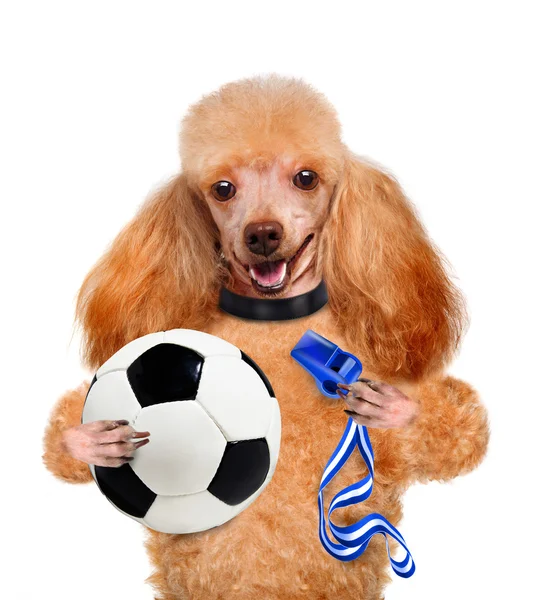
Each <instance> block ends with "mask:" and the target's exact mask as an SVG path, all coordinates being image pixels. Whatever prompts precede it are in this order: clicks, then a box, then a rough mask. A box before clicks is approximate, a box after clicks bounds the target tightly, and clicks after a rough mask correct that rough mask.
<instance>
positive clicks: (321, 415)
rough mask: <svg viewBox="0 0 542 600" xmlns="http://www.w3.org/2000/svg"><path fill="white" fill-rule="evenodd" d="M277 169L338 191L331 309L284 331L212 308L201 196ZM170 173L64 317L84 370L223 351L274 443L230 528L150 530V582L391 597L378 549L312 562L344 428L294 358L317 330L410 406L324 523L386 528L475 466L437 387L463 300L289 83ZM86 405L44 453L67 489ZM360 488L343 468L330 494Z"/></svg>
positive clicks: (271, 88) (432, 252)
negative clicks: (247, 366) (296, 169)
mask: <svg viewBox="0 0 542 600" xmlns="http://www.w3.org/2000/svg"><path fill="white" fill-rule="evenodd" d="M282 155H288V156H292V155H295V156H302V157H306V159H307V160H309V159H310V161H311V164H315V165H318V172H319V174H320V175H321V177H322V180H323V182H324V183H325V185H327V186H329V189H331V190H332V192H333V193H332V194H330V198H329V206H328V214H327V220H326V222H325V225H324V226H323V229H322V235H321V239H320V244H319V246H318V251H317V255H316V269H317V270H318V272H319V273H320V274H321V275H322V276H323V277H324V279H325V281H326V283H327V286H328V291H329V296H330V301H329V304H328V305H327V306H326V307H324V308H323V309H321V310H320V311H318V312H317V313H315V314H314V315H311V316H309V317H306V318H304V319H299V320H296V321H289V322H286V321H285V322H270V323H262V322H251V321H245V320H242V319H236V318H234V317H231V316H229V315H226V314H224V313H222V312H221V311H219V310H218V309H217V294H218V290H219V289H220V286H221V285H223V284H226V285H229V284H231V274H230V271H229V270H228V266H227V263H226V262H225V260H224V256H223V254H222V251H221V237H220V232H219V231H218V228H217V225H216V222H215V221H214V220H213V218H212V215H211V212H210V210H209V206H208V205H207V203H206V202H205V189H206V187H208V186H209V184H210V183H212V182H213V181H216V177H217V176H218V175H219V174H221V173H223V172H224V169H228V168H229V169H233V168H234V167H235V166H238V165H246V166H249V167H250V168H255V169H264V168H265V167H266V166H269V165H270V164H272V163H273V161H274V160H275V159H276V158H277V156H282ZM181 159H182V165H183V171H182V173H181V174H179V175H178V176H176V177H175V178H173V179H172V180H171V181H170V182H169V183H168V184H167V185H166V186H164V188H163V189H161V190H159V191H158V192H157V193H156V194H155V195H154V196H153V197H151V198H150V199H149V200H148V202H147V203H145V205H144V206H143V207H142V208H141V209H140V210H139V212H138V213H137V215H136V216H135V218H134V219H133V221H132V222H131V223H129V224H128V226H127V227H126V228H125V229H124V230H123V231H122V232H121V233H120V234H119V236H118V237H117V238H116V240H114V242H113V244H112V245H111V247H110V248H109V250H108V251H107V252H106V253H105V255H104V256H103V258H102V259H101V260H100V261H99V262H98V263H97V265H96V266H95V267H94V268H93V269H92V271H91V272H90V273H89V275H88V276H87V278H86V279H85V281H84V282H83V285H82V287H81V290H80V294H79V298H78V303H77V316H78V319H79V322H80V324H81V326H82V329H83V333H84V357H85V360H86V362H87V364H88V365H89V366H90V367H92V368H94V369H95V368H97V367H98V366H99V365H100V364H101V363H103V362H104V361H105V360H106V359H107V358H109V356H111V355H112V354H113V353H114V352H115V351H116V350H118V349H119V348H120V347H121V346H123V345H124V344H126V343H127V342H129V341H130V340H132V339H134V338H136V337H138V336H141V335H144V334H146V333H149V332H152V331H157V330H167V329H171V328H174V327H185V328H193V329H200V330H203V331H207V332H209V333H212V334H214V335H218V336H220V337H223V338H224V339H227V340H229V341H231V342H232V343H234V344H236V345H237V346H239V347H240V348H242V349H243V350H244V351H245V352H247V353H248V354H249V355H250V356H252V357H253V358H254V359H255V360H256V361H257V362H258V363H259V364H260V365H261V367H262V368H263V369H264V371H265V372H266V374H267V375H268V376H269V378H270V380H271V382H272V384H273V386H274V388H275V391H276V394H277V398H278V399H279V402H280V406H281V414H282V442H281V454H280V459H279V463H278V465H277V469H276V472H275V475H274V477H273V479H272V481H271V483H270V484H269V486H268V488H267V489H266V490H265V492H264V493H263V494H262V495H261V496H260V497H259V498H258V500H257V501H256V502H254V503H253V504H252V505H251V506H250V507H249V508H248V509H246V510H245V511H244V512H243V513H241V514H240V515H239V516H238V517H236V518H235V519H234V520H232V521H231V522H229V523H227V524H225V525H223V526H221V527H219V528H216V529H214V530H211V531H208V532H202V533H198V534H191V535H185V536H172V535H168V534H160V533H157V532H153V531H150V530H148V537H147V541H146V546H147V549H148V552H149V557H150V560H151V562H152V564H153V566H154V572H153V573H152V575H151V576H150V578H149V580H148V581H149V582H150V583H151V584H152V585H153V587H154V588H155V590H156V593H157V594H158V595H159V598H161V599H163V600H166V599H168V600H173V599H175V600H179V599H184V598H186V599H188V598H190V599H191V600H196V599H200V598H201V599H203V598H205V599H207V600H209V599H219V598H221V599H229V598H235V599H247V600H248V599H253V598H255V597H262V598H266V599H269V600H275V599H276V600H279V599H280V600H283V599H286V598H288V599H290V600H293V599H297V598H307V599H308V598H311V599H319V600H324V599H328V598H337V597H339V598H342V599H345V600H348V599H350V598H352V599H354V598H365V599H367V600H370V599H374V600H376V599H378V598H381V597H382V594H383V587H384V586H385V584H386V583H387V582H388V581H389V576H388V567H387V555H386V551H385V546H384V544H383V542H382V541H381V540H374V541H372V542H371V544H370V546H369V548H368V549H367V551H366V553H365V554H364V555H363V557H361V558H360V559H358V560H356V561H353V562H351V563H342V562H340V561H336V560H334V559H332V558H331V557H329V556H328V555H327V554H326V553H325V552H324V551H323V550H322V549H321V548H320V544H319V541H318V535H317V520H316V519H317V514H316V502H315V499H316V495H317V491H318V483H319V478H320V476H321V470H322V468H323V466H324V465H325V462H326V460H327V459H328V458H329V456H330V454H331V452H332V451H333V449H334V445H335V444H336V443H337V441H338V440H339V438H340V435H341V433H342V429H343V427H344V414H343V413H342V407H341V406H339V405H338V404H337V403H336V402H334V401H329V400H326V399H324V398H323V397H322V396H321V395H319V394H318V393H317V391H316V389H315V388H314V385H313V383H312V382H311V380H310V377H309V376H308V374H306V373H304V372H301V370H300V369H299V368H298V367H297V366H296V365H295V364H294V361H292V360H291V359H290V357H289V350H290V349H291V348H292V347H293V345H294V344H295V343H296V342H297V340H298V339H299V337H301V335H302V333H304V331H306V330H307V329H309V328H312V329H315V330H316V331H318V332H319V333H321V334H322V335H324V336H325V337H328V338H329V339H332V340H333V341H334V342H336V343H337V344H339V345H340V346H341V347H343V348H344V349H345V350H348V351H351V352H354V353H355V354H357V355H358V356H360V358H361V359H362V361H363V363H364V371H365V373H366V376H367V377H370V378H373V379H379V378H382V379H384V378H385V379H386V380H387V381H388V382H389V383H391V384H392V385H395V386H397V387H399V388H400V389H402V390H403V391H405V393H408V394H410V395H411V397H414V398H417V399H418V400H419V401H420V403H421V407H422V410H421V414H420V417H419V419H418V421H417V422H416V423H415V424H414V425H412V426H410V427H407V428H405V429H402V430H371V439H372V443H373V447H374V450H375V459H376V473H377V475H376V482H375V489H374V492H373V495H372V496H371V498H370V499H369V500H368V501H367V502H366V503H364V505H363V506H362V507H359V506H358V507H353V508H352V507H350V508H349V509H345V510H344V511H343V513H342V515H341V516H338V517H337V521H338V523H339V524H341V523H344V524H346V523H349V522H350V523H351V522H353V521H354V520H357V519H359V518H360V517H361V516H363V515H364V514H366V513H367V512H369V511H371V512H372V511H378V512H381V513H382V514H384V515H386V516H387V517H388V518H389V519H390V520H391V521H392V523H394V524H397V523H398V522H399V520H400V517H401V502H400V497H401V494H402V493H403V492H404V490H405V489H406V488H407V487H408V485H410V484H411V483H413V482H415V481H428V480H431V479H437V480H447V479H451V478H453V477H455V476H457V475H459V474H462V473H466V472H468V471H469V470H472V469H473V468H474V467H475V466H476V465H477V464H479V463H480V461H481V460H482V458H483V456H484V454H485V451H486V447H487V441H488V435H489V429H488V423H487V417H486V413H485V409H484V408H483V406H482V404H481V403H480V402H479V399H478V397H477V394H476V392H475V391H474V390H473V389H472V388H471V387H470V386H469V385H468V384H466V383H464V382H461V381H459V380H457V379H454V378H452V377H449V376H445V375H444V368H445V367H446V365H447V364H448V362H449V361H450V359H451V358H452V356H453V354H454V352H455V351H456V350H457V348H458V345H459V342H460V339H461V335H462V332H463V331H464V329H465V324H466V313H465V308H464V303H463V299H462V296H461V294H460V292H459V291H458V289H457V288H456V287H455V286H454V284H453V283H452V281H451V279H450V277H449V275H448V274H447V271H446V266H445V261H444V258H443V257H442V256H441V255H440V253H439V252H438V250H437V249H436V247H435V246H434V245H433V243H432V242H431V240H430V239H429V237H428V235H427V233H426V232H425V230H424V228H423V226H422V224H421V223H420V220H419V218H418V216H417V214H416V211H415V209H414V208H413V206H412V205H411V204H410V202H409V201H408V200H407V199H406V198H405V196H404V194H403V192H402V190H401V189H400V186H399V185H398V183H397V181H395V180H394V179H393V177H391V176H390V175H389V174H386V173H385V172H383V170H381V169H379V168H378V167H377V166H374V165H371V164H369V163H368V162H367V161H364V160H362V159H360V158H358V157H356V156H355V155H353V154H352V153H351V151H350V150H349V149H348V148H346V146H345V145H344V144H343V143H342V141H341V137H340V126H339V123H338V120H337V116H336V114H335V111H334V109H333V108H332V107H331V106H330V104H329V103H328V101H327V100H326V99H325V98H324V97H323V96H322V95H321V94H319V93H318V92H316V91H315V90H313V89H312V88H311V87H310V86H308V85H307V84H305V83H304V82H302V81H300V80H297V79H289V78H281V77H277V76H271V77H265V78H253V79H249V80H242V81H239V82H235V83H232V84H228V85H226V86H223V87H222V88H221V89H220V90H219V91H218V92H216V93H214V94H211V95H209V96H207V97H205V98H203V99H202V100H201V101H200V102H198V103H197V104H196V105H195V106H194V107H192V108H191V110H190V111H189V113H188V114H187V116H186V117H185V119H184V121H183V127H182V132H181ZM84 391H85V390H84V388H80V389H79V390H77V391H74V392H70V393H68V394H67V395H66V396H64V397H63V398H62V399H61V400H60V401H59V404H58V405H57V407H55V412H54V413H53V416H52V417H51V422H50V425H49V427H48V429H47V432H46V438H45V443H46V446H45V454H44V460H45V463H46V465H47V467H48V468H49V469H50V470H51V471H52V472H53V473H54V474H55V475H56V476H58V477H60V478H63V479H66V480H69V481H73V482H77V481H86V480H88V479H89V477H88V476H87V477H85V476H84V475H83V473H84V472H85V468H86V466H85V465H83V464H82V463H80V464H79V465H77V464H76V463H77V461H73V460H71V459H69V457H65V456H64V455H63V454H62V448H61V447H60V446H59V444H58V439H59V435H60V432H61V431H62V430H63V429H64V428H66V427H68V426H70V425H73V424H77V422H78V419H80V415H81V407H82V400H83V398H84ZM363 474H364V467H363V466H362V465H360V464H359V463H357V462H356V461H351V463H349V464H348V467H347V468H345V470H344V471H343V472H342V473H341V476H340V477H338V479H337V481H336V482H334V486H335V489H334V490H331V491H330V494H332V493H334V491H337V490H338V489H339V488H340V487H341V486H343V487H344V486H345V485H348V483H351V482H353V481H354V480H356V479H359V478H360V477H361V476H362V475H363Z"/></svg>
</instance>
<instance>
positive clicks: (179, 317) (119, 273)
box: [76, 174, 224, 369]
mask: <svg viewBox="0 0 542 600" xmlns="http://www.w3.org/2000/svg"><path fill="white" fill-rule="evenodd" d="M217 241H218V232H217V229H216V226H215V224H214V221H213V219H212V218H211V215H210V211H209V209H208V207H207V205H206V204H205V202H204V200H203V199H202V198H200V197H199V196H198V195H197V193H196V192H195V191H193V190H192V189H191V188H190V186H189V184H188V182H187V180H186V177H185V176H184V175H182V174H181V175H178V176H176V177H175V178H174V179H172V180H171V181H170V182H169V183H168V184H167V185H165V186H164V187H163V188H162V189H160V190H159V191H158V192H157V193H155V194H154V195H153V196H151V197H150V198H149V199H148V200H147V201H146V202H145V203H144V204H143V206H142V207H141V208H140V210H139V211H138V213H137V214H136V216H135V217H134V219H133V220H132V221H131V222H130V223H129V224H128V225H127V226H126V227H125V228H124V229H123V230H122V231H121V232H120V233H119V235H118V236H117V237H116V239H115V240H114V241H113V243H112V244H111V246H110V248H109V249H108V250H107V252H106V253H105V254H104V256H103V257H102V258H101V259H100V260H99V261H98V263H97V264H96V265H95V266H94V267H93V268H92V270H91V271H90V273H89V274H88V275H87V277H86V278H85V280H84V282H83V284H82V286H81V289H80V291H79V295H78V299H77V309H76V318H77V320H78V321H79V323H80V325H81V326H82V329H83V356H84V359H85V362H86V363H87V364H88V366H89V367H90V368H93V369H96V368H97V367H99V366H100V365H101V364H102V363H103V362H105V361H106V360H107V359H108V358H109V357H110V356H111V355H112V354H114V353H115V352H116V351H117V350H118V349H119V348H121V347H122V346H124V345H125V344H127V343H128V342H129V341H131V340H133V339H135V338H137V337H140V336H142V335H145V334H147V333H152V332H155V331H162V330H167V329H172V328H177V327H182V328H188V329H201V328H202V327H203V326H204V325H205V323H206V321H207V320H208V318H209V315H210V314H211V313H212V308H213V307H216V305H217V302H218V290H219V288H220V282H221V280H222V277H223V276H224V272H223V267H222V266H221V261H220V260H219V258H218V253H217V244H216V242H217Z"/></svg>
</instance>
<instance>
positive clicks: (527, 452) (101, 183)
mask: <svg viewBox="0 0 542 600" xmlns="http://www.w3.org/2000/svg"><path fill="white" fill-rule="evenodd" d="M536 4H537V3H536V2H533V3H530V4H528V3H524V2H513V3H512V2H509V3H500V2H487V3H482V2H468V3H467V2H465V3H462V2H453V3H448V7H445V6H444V3H437V2H427V3H412V2H405V3H396V4H390V3H386V2H375V1H372V2H351V3H350V2H341V1H339V0H333V1H332V2H325V3H320V2H315V1H313V2H296V1H294V0H291V1H289V2H281V1H274V2H251V3H248V2H247V3H241V2H234V1H232V0H229V1H228V2H223V3H211V2H199V3H196V2H195V1H194V2H192V3H190V4H184V5H183V4H182V3H180V2H176V3H169V4H167V3H162V2H152V3H150V2H149V3H146V5H143V4H142V3H141V4H140V3H137V2H96V1H95V2H92V3H79V2H65V3H60V2H34V3H31V2H12V3H7V2H6V3H2V8H1V13H0V51H1V53H0V56H1V61H2V65H1V84H2V90H3V91H2V95H1V97H0V102H1V104H2V105H1V110H0V125H1V129H0V132H1V133H0V171H1V188H0V198H1V221H0V223H1V235H0V244H1V248H0V250H1V252H0V256H1V261H2V268H1V286H2V294H1V299H0V301H1V302H2V310H1V313H0V318H1V323H2V329H1V335H2V344H1V350H0V351H1V352H2V361H1V364H2V387H1V394H2V416H3V419H2V421H3V423H2V428H1V429H2V446H3V453H2V459H1V460H2V485H1V487H2V494H1V502H2V508H1V510H2V517H3V518H2V521H3V526H2V532H1V540H2V548H3V551H4V553H3V556H4V558H3V559H2V561H3V564H2V565H1V566H2V571H3V575H2V577H1V579H0V596H2V597H3V598H6V599H7V598H9V599H10V600H19V599H21V600H22V599H24V600H29V599H38V598H39V599H40V600H41V599H44V598H55V600H61V599H66V600H68V599H69V600H73V598H78V599H79V600H84V599H93V600H94V599H96V598H100V599H103V600H109V599H111V600H112V599H117V598H132V599H141V600H150V599H152V597H153V595H152V592H151V590H150V588H148V587H147V586H145V585H144V584H143V580H144V578H145V577H146V576H147V575H148V574H149V570H150V566H149V564H148V562H147V558H146V555H145V552H144V549H143V547H142V543H141V542H142V537H143V535H142V531H141V529H140V526H139V525H138V524H136V523H135V522H132V521H131V520H129V519H125V518H124V517H122V516H121V515H120V513H117V512H116V511H115V510H114V509H113V508H112V507H111V506H110V505H109V504H108V503H107V502H106V501H105V500H104V498H103V497H102V496H101V494H100V493H99V491H98V489H97V488H96V487H95V486H94V485H87V486H82V487H77V486H70V485H68V484H64V483H61V482H59V481H58V480H56V479H54V478H53V477H52V475H51V474H50V473H49V472H47V471H46V470H45V468H44V467H43V466H42V464H41V452H42V449H41V443H42V435H43V429H44V427H45V423H46V420H47V417H48V415H49V412H50V410H51V408H52V406H53V403H54V402H55V400H56V398H57V397H58V396H59V395H60V394H61V393H62V392H63V391H64V390H65V389H67V388H69V387H71V386H74V385H76V384H78V383H79V382H80V380H81V379H83V377H84V376H86V375H87V374H86V373H85V372H84V371H83V370H82V369H81V367H80V363H79V356H78V338H77V337H74V338H73V340H72V339H71V336H72V319H73V300H74V297H75V294H76V291H77V288H78V286H79V284H80V283H81V280H82V279H83V277H84V275H85V273H86V272H87V270H88V269H89V268H90V266H91V265H92V264H93V262H94V261H95V260H96V259H97V258H98V257H99V255H100V254H101V253H102V251H103V250H104V248H105V247H106V245H107V243H108V242H109V241H110V240H111V239H112V237H113V236H114V235H115V234H116V232H117V231H118V230H119V229H120V227H121V226H122V225H123V224H124V223H125V222H126V221H127V220H128V219H129V218H130V217H131V215H132V214H133V213H134V211H135V209H136V207H137V206H138V204H139V203H141V202H142V201H143V199H144V198H145V196H146V195H147V194H148V192H149V191H150V190H151V189H153V188H154V187H156V186H157V185H159V184H160V183H161V182H163V181H164V180H165V179H166V178H167V177H169V176H171V175H172V174H174V173H175V172H176V170H177V168H178V158H177V132H178V125H179V121H180V118H181V117H182V115H183V114H184V112H185V111H186V109H187V107H188V106H189V105H190V104H191V103H192V102H194V101H196V100H198V99H199V98H200V96H201V95H202V94H204V93H207V92H210V91H212V90H214V89H215V88H216V87H217V86H219V85H220V84H222V83H225V82H227V81H231V80H234V79H237V78H239V77H245V76H249V75H253V74H260V73H266V72H271V71H275V72H278V73H281V74H285V75H295V76H302V77H304V78H306V80H307V81H309V82H310V83H312V84H313V85H315V86H316V87H317V88H318V89H320V90H321V91H323V92H324V93H325V94H326V95H327V96H328V97H329V99H330V100H331V101H332V102H333V103H334V104H335V106H336V107H337V109H338V111H339V114H340V117H341V120H342V123H343V128H344V138H345V141H346V142H347V143H348V145H350V146H351V148H352V149H353V150H355V151H356V152H358V153H360V154H363V155H366V156H368V157H370V158H372V159H374V160H376V161H378V162H379V163H381V164H383V165H384V166H386V167H387V168H389V169H390V170H391V171H392V172H393V173H394V174H395V175H396V176H397V178H398V179H399V181H400V182H401V184H402V185H403V187H404V188H405V190H406V192H407V194H408V195H409V196H410V197H411V198H412V199H413V200H414V202H415V204H416V206H417V207H418V209H419V211H420V213H421V215H422V218H423V221H424V223H425V225H426V226H427V228H428V230H429V232H430V234H431V236H432V237H433V239H434V240H435V241H436V243H437V244H438V245H439V246H440V248H441V249H442V250H443V252H444V253H445V255H446V256H447V257H448V259H449V260H450V262H451V264H452V265H453V269H454V273H455V275H456V276H457V278H458V282H459V285H460V287H461V288H462V289H463V291H464V293H465V294H466V296H467V299H468V302H469V309H470V315H471V321H472V325H471V328H470V330H469V332H468V334H467V336H466V338H465V341H464V344H463V349H462V353H461V355H460V357H459V358H458V359H457V360H456V361H455V363H454V364H453V365H452V367H451V372H452V373H453V374H454V375H456V376H458V377H461V378H464V379H466V380H467V381H469V382H471V383H473V384H474V385H475V387H477V389H478V390H479V391H480V393H481V395H482V398H483V400H484V402H485V404H486V406H487V407H488V409H489V414H490V418H491V427H492V438H491V446H490V449H489V454H488V457H487V459H486V461H485V463H484V464H483V465H482V466H481V467H480V468H479V469H478V470H477V471H475V472H474V473H473V474H471V475H468V476H467V477H464V478H461V479H457V480H455V481H454V482H453V483H452V484H446V485H444V484H438V483H435V484H431V485H428V486H417V487H415V488H412V489H411V490H410V491H409V492H408V493H407V495H406V496H405V501H404V507H405V518H404V520H403V522H402V525H401V531H402V533H403V534H404V536H405V538H406V539H407V541H408V544H409V546H410V548H411V550H412V552H413V555H414V558H415V560H416V563H417V566H418V570H417V572H416V574H415V576H414V577H413V578H412V579H410V580H402V579H400V578H398V577H395V576H394V577H393V583H392V584H391V585H390V587H388V590H387V596H386V597H387V598H388V599H392V600H397V599H401V600H409V599H414V598H415V599H416V600H421V599H434V598H439V600H445V599H448V598H450V599H451V598H454V599H455V598H457V597H461V598H465V599H469V598H480V597H487V598H490V597H491V598H510V597H517V598H523V597H534V596H535V595H536V593H537V590H539V589H540V584H539V570H540V564H539V562H540V560H539V559H540V556H539V552H538V556H537V549H539V543H538V537H539V536H540V533H541V528H540V521H539V519H540V511H539V503H540V497H539V490H540V486H539V481H538V480H539V477H540V473H541V469H540V451H539V440H540V435H539V432H540V420H541V410H540V403H541V400H542V398H541V393H540V386H539V383H538V379H537V376H538V373H539V371H540V358H541V352H540V340H541V334H542V331H541V319H540V302H541V297H540V296H541V294H540V284H539V278H540V270H541V269H540V259H541V254H542V253H541V244H540V233H539V231H540V216H541V210H540V203H541V201H542V198H541V195H542V194H541V190H540V180H539V171H540V164H541V158H542V156H541V139H542V127H541V117H540V107H541V106H542V97H541V93H540V87H539V86H540V68H541V65H540V56H542V47H541V43H540V14H537V9H536ZM315 551H318V549H315ZM537 559H538V560H537ZM210 600H212V599H210Z"/></svg>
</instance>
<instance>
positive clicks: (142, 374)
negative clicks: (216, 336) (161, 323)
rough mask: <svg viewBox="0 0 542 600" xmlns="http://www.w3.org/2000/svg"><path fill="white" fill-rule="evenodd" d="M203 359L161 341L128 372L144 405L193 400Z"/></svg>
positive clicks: (132, 384) (140, 402) (144, 353)
mask: <svg viewBox="0 0 542 600" xmlns="http://www.w3.org/2000/svg"><path fill="white" fill-rule="evenodd" d="M203 361H204V358H203V357H202V356H201V355H199V354H198V353H197V352H195V351H194V350H192V349H190V348H186V347H184V346H178V345H177V344H158V345H157V346H153V347H152V348H150V349H149V350H147V351H146V352H143V354H141V355H140V356H139V357H138V358H136V360H134V362H133V363H132V364H131V365H130V366H129V367H128V369H127V371H126V373H127V375H128V381H129V382H130V385H131V386H132V390H133V391H134V394H135V396H136V398H137V399H138V401H139V404H141V406H142V407H145V406H152V405H154V404H162V403H163V402H176V401H178V400H194V398H195V397H196V394H197V391H198V386H199V380H200V377H201V370H202V367H203Z"/></svg>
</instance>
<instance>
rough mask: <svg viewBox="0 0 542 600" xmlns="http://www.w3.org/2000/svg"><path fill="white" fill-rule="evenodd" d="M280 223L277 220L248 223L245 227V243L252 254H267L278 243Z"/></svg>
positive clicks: (277, 245)
mask: <svg viewBox="0 0 542 600" xmlns="http://www.w3.org/2000/svg"><path fill="white" fill-rule="evenodd" d="M281 239H282V225H281V224H280V223H277V221H267V222H265V223H249V224H248V225H247V226H246V227H245V243H246V245H247V248H248V249H249V250H250V251H251V252H252V253H253V254H263V255H264V256H269V255H270V254H271V253H273V252H274V251H275V250H276V249H277V248H278V247H279V244H280V240H281Z"/></svg>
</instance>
